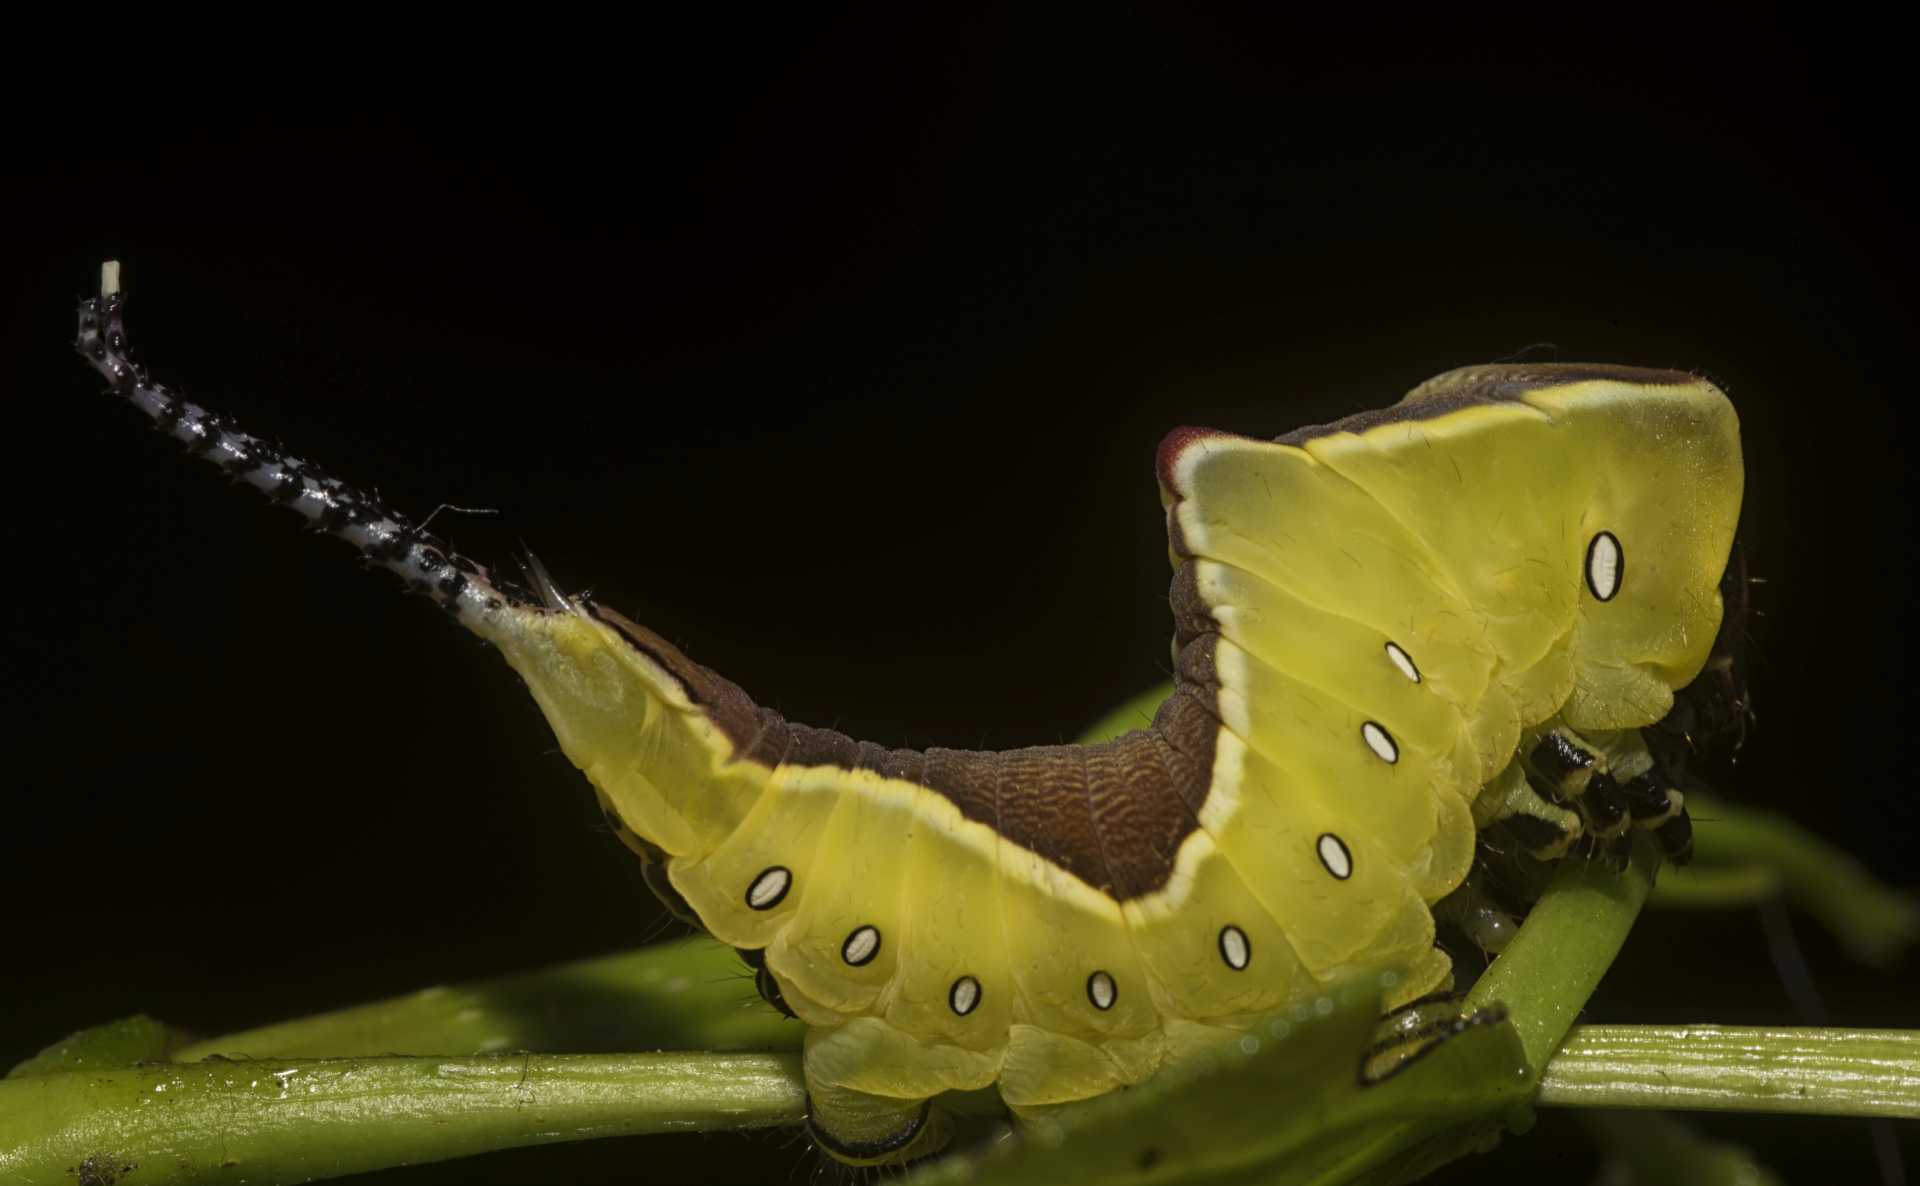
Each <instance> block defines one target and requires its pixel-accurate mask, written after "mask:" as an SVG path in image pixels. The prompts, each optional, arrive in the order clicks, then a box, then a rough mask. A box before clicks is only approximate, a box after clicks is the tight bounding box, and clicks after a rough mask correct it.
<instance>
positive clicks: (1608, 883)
mask: <svg viewBox="0 0 1920 1186" xmlns="http://www.w3.org/2000/svg"><path fill="white" fill-rule="evenodd" d="M1658 860H1659V857H1658V855H1657V853H1656V851H1655V850H1654V847H1653V845H1652V844H1651V843H1650V842H1649V841H1648V840H1647V838H1646V837H1645V836H1644V835H1643V836H1642V837H1641V838H1640V839H1639V840H1638V841H1637V842H1636V843H1635V845H1634V849H1633V857H1632V860H1631V861H1630V862H1629V863H1628V866H1627V868H1626V869H1625V870H1618V871H1617V870H1615V869H1614V868H1613V867H1611V866H1609V865H1608V864H1606V863H1605V862H1601V861H1582V860H1577V859H1571V860H1565V861H1562V862H1560V867H1559V868H1558V869H1557V870H1555V871H1554V875H1553V882H1552V884H1551V885H1550V886H1549V887H1548V889H1547V892H1546V894H1545V895H1544V896H1543V897H1542V898H1541V899H1540V902H1539V904H1538V905H1536V906H1535V907H1534V908H1533V910H1532V911H1531V912H1530V913H1529V914H1528V915H1527V921H1526V922H1525V923H1524V924H1523V925H1522V926H1521V928H1520V930H1519V932H1518V933H1517V934H1515V935H1514V937H1513V942H1512V943H1510V944H1509V945H1508V946H1507V949H1506V950H1505V951H1504V952H1502V953H1501V954H1500V958H1499V959H1496V960H1494V961H1493V965H1492V966H1491V967H1489V968H1488V969H1487V970H1486V972H1485V974H1483V975H1482V976H1481V977H1480V979H1479V981H1478V982H1476V983H1475V984H1474V986H1473V989H1472V991H1470V992H1469V993H1468V994H1467V1000H1468V1002H1469V1003H1470V1004H1473V1005H1476V1006H1487V1005H1492V1004H1495V1003H1498V1004H1503V1005H1505V1006H1506V1007H1507V1013H1508V1016H1509V1017H1511V1018H1512V1020H1513V1027H1514V1029H1515V1030H1516V1031H1518V1033H1519V1035H1520V1044H1521V1046H1522V1047H1523V1048H1524V1049H1525V1050H1526V1054H1527V1065H1528V1066H1529V1067H1531V1068H1533V1070H1534V1071H1535V1073H1536V1074H1537V1073H1539V1072H1540V1071H1541V1069H1542V1068H1544V1067H1545V1066H1546V1065H1547V1060H1548V1059H1549V1058H1551V1057H1553V1052H1554V1050H1555V1049H1556V1048H1558V1047H1559V1045H1560V1042H1561V1040H1562V1039H1563V1038H1565V1037H1566V1034H1567V1031H1568V1030H1569V1029H1570V1028H1571V1027H1572V1026H1573V1021H1574V1018H1576V1017H1577V1016H1579V1014H1580V1010H1581V1009H1583V1008H1585V1007H1586V1003H1587V998H1588V997H1590V996H1592V995H1593V990H1594V987H1595V986H1596V985H1598V984H1599V983H1600V978H1601V977H1602V976H1603V975H1605V974H1606V971H1607V968H1608V967H1609V966H1610V965H1611V964H1612V963H1613V958H1614V956H1616V955H1618V954H1619V952H1620V945H1621V944H1622V943H1624V942H1626V938H1627V932H1628V931H1630V930H1632V929H1633V920H1634V919H1635V918H1637V917H1639V914H1640V908H1641V906H1642V905H1643V904H1645V902H1646V900H1647V891H1648V889H1649V887H1650V886H1651V885H1652V884H1653V869H1654V866H1655V864H1656V863H1657V862H1658Z"/></svg>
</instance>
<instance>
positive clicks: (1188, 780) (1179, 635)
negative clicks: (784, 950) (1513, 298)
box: [593, 363, 1694, 902]
mask: <svg viewBox="0 0 1920 1186" xmlns="http://www.w3.org/2000/svg"><path fill="white" fill-rule="evenodd" d="M1591 379H1615V380H1620V381H1624V382H1628V383H1638V384H1649V385H1666V384H1684V383H1691V382H1693V381H1694V377H1693V376H1692V375H1689V374H1687V373H1685V372H1683V371H1660V370H1647V369H1643V368H1638V367H1623V366H1609V365H1594V364H1585V363H1523V364H1514V365H1495V366H1484V367H1472V368H1467V369H1463V370H1457V371H1449V372H1447V373H1446V374H1444V375H1440V376H1438V377H1436V378H1434V379H1431V380H1429V381H1428V382H1426V383H1425V384H1422V385H1421V386H1420V387H1418V388H1416V389H1415V390H1414V391H1413V392H1412V393H1411V394H1410V395H1409V396H1408V397H1407V398H1406V399H1405V400H1403V401H1401V402H1400V403H1398V404H1395V405H1394V406H1392V407H1390V408H1383V409H1378V410H1373V411H1366V412H1359V413H1356V414H1354V415H1352V416H1348V417H1346V418H1344V419H1341V420H1337V421H1335V422H1333V423H1332V424H1326V425H1315V426H1311V427H1307V428H1301V429H1297V430H1295V431H1293V432H1290V433H1288V434H1287V435H1286V436H1283V437H1281V438H1279V441H1280V443H1282V444H1293V445H1297V444H1300V443H1301V442H1303V441H1307V440H1311V439H1313V438H1315V437H1321V436H1327V435H1330V434H1332V433H1337V432H1361V431H1364V430H1366V429H1369V428H1373V427H1376V426H1378V425H1381V424H1391V423H1395V422H1402V421H1414V420H1430V419H1433V418H1435V417H1439V416H1444V415H1447V414H1449V413H1451V412H1456V411H1459V410H1461V409H1462V408H1467V407H1472V406H1475V405H1482V404H1494V403H1506V402H1513V401H1516V400H1518V399H1520V398H1521V396H1523V395H1524V394H1525V393H1526V392H1528V391H1532V390H1536V389H1538V388H1542V387H1559V386H1564V385H1566V384H1569V383H1578V382H1582V381H1586V380H1591ZM1233 436H1234V434H1231V433H1223V432H1218V431H1216V430H1213V429H1204V428H1177V429H1175V430H1174V431H1173V432H1171V433H1169V434H1168V435H1167V437H1166V439H1165V440H1164V441H1162V442H1161V445H1160V448H1159V451H1158V455H1157V458H1156V461H1157V469H1158V472H1159V478H1160V485H1161V488H1162V489H1163V490H1166V491H1172V490H1174V488H1175V485H1174V473H1175V469H1176V466H1177V464H1178V461H1179V458H1180V456H1181V454H1182V453H1183V452H1184V451H1185V450H1187V449H1188V448H1190V447H1194V446H1196V445H1204V444H1205V442H1206V441H1208V440H1217V439H1221V438H1232V437H1233ZM1238 439H1246V438H1238ZM1168 530H1169V533H1170V536H1171V539H1170V543H1171V545H1172V548H1173V552H1174V554H1175V555H1176V556H1180V557H1187V556H1188V555H1189V552H1188V551H1187V548H1186V545H1185V541H1184V540H1183V539H1182V538H1181V536H1180V529H1179V524H1178V522H1177V520H1176V519H1175V517H1173V516H1171V515H1170V516H1169V517H1168ZM1169 600H1170V601H1171V603H1172V606H1173V614H1174V643H1175V647H1176V649H1177V662H1176V670H1175V679H1174V692H1173V695H1172V696H1171V697H1170V698H1169V699H1168V700H1167V701H1166V703H1164V704H1162V705H1161V707H1160V710H1159V711H1158V712H1157V713H1156V714H1155V715H1154V718H1153V721H1152V723H1151V724H1150V725H1149V726H1148V727H1147V728H1146V729H1142V730H1137V731H1135V732H1132V733H1128V734H1126V735H1125V736H1123V737H1118V738H1115V739H1114V740H1112V741H1108V742H1104V743H1102V744H1099V745H1042V746H1032V747H1029V748H1026V749H1015V750H1004V751H986V750H953V749H939V748H934V749H927V750H908V749H887V748H885V747H883V746H879V745H875V744H873V743H872V742H867V741H855V740H854V739H853V738H851V737H848V736H847V735H846V734H844V733H837V732H835V731H833V730H831V729H816V728H813V727H811V726H808V725H798V724H794V723H792V722H790V721H787V720H786V719H785V718H783V717H782V716H780V714H779V713H776V712H774V711H773V710H771V709H766V708H761V707H759V706H758V705H756V704H755V703H754V702H753V701H752V700H751V699H749V698H748V697H747V694H746V693H745V692H743V691H741V690H740V688H739V687H738V686H736V685H735V684H734V683H732V682H731V681H729V680H727V679H725V678H724V677H722V676H720V675H719V674H717V673H715V672H713V671H710V670H709V669H707V668H705V667H702V666H700V665H699V664H698V663H695V662H694V661H693V660H691V659H689V658H687V657H686V656H685V655H683V654H681V653H680V651H679V650H678V649H677V648H676V647H674V646H673V645H672V644H671V643H669V642H667V641H666V640H665V639H663V638H661V637H660V636H659V635H657V634H655V633H653V632H652V631H651V630H648V629H646V628H645V627H643V626H639V625H636V624H634V623H633V622H630V621H628V620H627V619H626V618H623V617H621V616H620V615H619V614H617V613H614V612H613V611H612V610H608V609H605V608H601V607H598V606H596V607H593V612H594V614H595V615H597V616H598V617H599V618H600V619H601V620H602V621H605V622H606V623H608V624H609V625H611V626H613V627H614V628H616V629H617V630H618V631H619V632H620V633H621V634H622V635H624V636H625V637H626V639H627V641H628V642H630V643H631V644H632V645H633V646H634V647H635V648H636V649H638V650H639V651H641V652H642V653H643V654H645V655H647V656H648V657H649V658H651V659H652V660H653V661H654V662H656V663H658V664H659V665H660V666H661V667H663V668H665V669H666V670H667V672H669V673H670V674H671V675H672V676H673V677H674V678H675V679H676V680H678V681H679V682H680V684H681V686H682V687H683V688H684V689H685V690H686V693H687V696H688V697H689V698H690V699H691V700H692V701H693V702H694V703H695V704H697V705H699V706H700V708H701V709H702V710H704V711H705V712H706V714H707V716H708V718H709V719H710V720H711V721H712V722H713V723H714V725H715V727H716V728H718V729H719V730H720V732H721V733H722V734H723V735H724V736H725V737H726V738H727V740H728V741H729V742H730V743H731V744H732V746H733V751H734V756H735V758H736V760H742V761H749V762H756V763H759V764H760V765H762V766H765V767H767V768H768V769H773V768H775V767H778V766H780V765H782V764H786V765H790V766H815V767H818V766H833V767H839V768H840V769H843V770H869V771H872V772H874V773H876V774H879V775H881V776H883V777H886V778H892V779H899V780H901V781H904V782H910V783H915V784H918V785H920V786H923V787H926V788H927V789H928V790H930V791H932V792H933V793H935V794H937V795H940V796H942V797H943V798H945V799H947V800H948V801H949V802H951V803H952V804H953V805H954V806H955V807H957V808H959V809H960V813H961V814H962V815H963V816H965V817H966V818H967V819H970V820H974V821H976V822H978V823H982V824H985V825H987V826H988V827H990V828H992V829H993V830H994V831H995V832H996V833H998V834H999V835H1000V836H1001V837H1002V838H1004V839H1005V840H1007V841H1008V842H1010V843H1012V844H1017V845H1019V846H1020V847H1021V848H1024V849H1026V850H1028V851H1029V852H1033V853H1036V854H1038V855H1039V856H1041V857H1044V858H1045V859H1046V860H1048V861H1051V862H1053V863H1054V864H1056V865H1058V866H1059V867H1060V868H1062V869H1065V870H1066V871H1067V872H1069V873H1071V874H1073V875H1074V876H1075V877H1077V878H1079V879H1080V880H1081V881H1084V882H1086V883H1087V884H1088V885H1090V886H1092V887H1094V888H1095V889H1098V890H1099V891H1101V892H1102V893H1105V894H1108V895H1109V896H1111V897H1113V898H1114V899H1115V900H1116V901H1121V902H1125V901H1127V900H1129V899H1132V898H1138V897H1141V896H1143V895H1146V894H1150V893H1152V892H1154V891H1155V890H1158V889H1160V888H1161V887H1162V886H1164V885H1165V884H1166V883H1167V879H1168V877H1170V876H1171V875H1172V873H1173V864H1174V856H1175V854H1176V853H1177V852H1178V851H1179V849H1180V844H1181V842H1182V841H1184V840H1185V839H1186V838H1187V837H1188V836H1189V835H1191V834H1192V833H1193V831H1194V829H1196V828H1198V827H1199V826H1200V825H1199V814H1200V808H1201V806H1202V804H1203V803H1204V802H1205V799H1206V796H1207V788H1208V785H1209V784H1210V782H1211V780H1212V775H1213V753H1214V742H1215V739H1216V737H1217V736H1218V734H1219V729H1220V720H1219V717H1218V716H1217V715H1216V712H1217V710H1216V707H1215V706H1216V705H1217V704H1218V702H1219V698H1218V692H1219V681H1218V677H1217V675H1216V673H1215V669H1214V642H1215V639H1216V638H1217V637H1218V627H1217V625H1216V624H1215V622H1214V620H1213V616H1212V613H1211V611H1210V610H1209V609H1208V607H1207V605H1206V603H1205V602H1204V601H1203V600H1202V599H1201V597H1200V593H1199V590H1198V589H1197V587H1196V586H1195V583H1194V577H1193V570H1192V566H1191V565H1186V564H1182V565H1180V566H1179V568H1178V570H1177V571H1176V573H1175V574H1174V578H1173V586H1172V589H1171V591H1170V594H1169Z"/></svg>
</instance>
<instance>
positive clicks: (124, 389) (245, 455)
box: [74, 260, 540, 628]
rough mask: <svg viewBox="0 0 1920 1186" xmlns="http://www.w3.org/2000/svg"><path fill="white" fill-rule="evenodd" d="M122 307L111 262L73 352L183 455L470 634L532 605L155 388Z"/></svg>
mask: <svg viewBox="0 0 1920 1186" xmlns="http://www.w3.org/2000/svg"><path fill="white" fill-rule="evenodd" d="M125 306H126V297H125V295H124V294H123V293H122V292H121V290H120V264H119V261H117V260H109V261H108V262H106V263H104V264H102V265H100V295H98V296H96V297H92V298H90V299H88V300H85V301H82V302H81V304H80V333H79V337H78V339H77V340H76V341H75V343H74V346H75V348H76V349H77V350H79V352H80V354H81V356H82V357H84V358H86V359H87V361H88V362H90V363H92V364H93V368H94V369H95V370H97V371H99V372H100V373H101V375H103V376H105V378H106V380H107V382H108V383H110V384H111V385H112V386H113V390H115V391H116V392H118V393H119V394H120V395H122V396H123V397H125V398H126V399H127V400H128V401H129V402H130V403H132V404H133V405H134V406H135V407H137V408H139V409H140V410H141V411H143V412H145V413H146V414H147V415H148V417H150V418H151V419H152V420H153V422H154V426H155V427H157V428H158V429H160V431H162V432H165V433H167V434H168V435H170V436H172V437H173V438H174V439H175V440H177V441H179V442H180V443H181V444H182V445H185V446H186V447H187V450H188V451H189V452H191V453H193V454H195V455H197V456H199V457H203V458H205V459H206V460H207V461H209V462H211V463H213V464H214V465H217V466H219V467H220V468H221V469H223V470H225V471H226V472H227V473H228V474H230V475H232V476H233V477H234V478H235V479H236V480H238V481H241V482H245V483H246V484H247V485H249V486H252V487H253V488H254V489H256V490H258V491H260V492H261V493H262V494H264V495H266V496H267V497H268V498H270V499H272V500H273V501H274V502H276V503H279V504H280V505H282V506H286V507H291V508H292V509H293V510H295V511H297V512H299V513H300V514H301V515H304V516H305V517H306V518H307V519H308V521H310V522H311V523H312V524H313V525H314V527H315V528H316V529H317V530H321V531H325V532H328V533H329V534H332V535H336V536H338V537H340V538H341V539H343V540H346V541H347V542H348V543H350V544H352V545H353V546H354V547H356V548H358V549H359V550H360V552H361V554H362V555H364V556H365V557H366V558H367V559H368V561H370V562H371V563H373V564H376V565H379V566H380V567H382V568H385V569H387V570H388V571H390V572H392V573H394V574H395V575H397V576H398V577H399V578H400V579H401V580H402V581H404V582H405V583H406V585H407V587H408V588H409V589H411V590H412V591H414V592H417V593H420V594H422V595H424V596H426V597H428V598H431V599H432V600H433V601H434V602H435V603H436V604H438V605H440V606H441V607H442V608H444V609H446V610H447V611H449V612H450V613H452V614H453V615H454V616H455V617H456V618H458V619H459V620H460V621H461V623H462V624H463V625H466V626H468V627H469V628H473V627H474V626H475V625H476V616H477V615H487V614H491V613H493V612H494V611H497V610H499V609H500V608H501V607H502V606H503V605H505V604H507V603H509V602H511V603H514V604H520V605H538V604H540V603H539V601H537V600H536V599H534V598H533V597H531V596H530V595H528V594H527V593H526V592H524V591H523V590H521V589H519V588H517V587H515V586H513V585H511V584H509V583H507V582H504V581H498V580H495V579H494V578H492V577H490V576H489V574H488V573H487V570H486V569H485V568H484V567H482V566H481V565H479V564H476V563H474V562H473V561H471V560H469V559H467V558H466V557H465V556H462V555H460V554H459V553H458V552H455V551H454V550H453V549H451V548H449V547H448V546H447V544H446V542H445V541H444V540H442V539H440V538H439V537H438V536H435V535H433V534H432V533H431V532H428V531H426V530H424V529H422V528H420V527H416V526H415V525H414V524H412V523H411V522H409V521H408V520H407V519H406V518H404V517H402V516H400V515H397V514H395V513H394V512H393V511H391V510H389V509H388V508H387V507H386V506H385V505H383V504H382V503H381V502H380V500H379V499H378V498H376V497H374V496H373V495H371V494H368V493H367V492H365V491H363V490H358V489H356V488H354V487H352V486H349V485H347V484H346V483H345V482H342V481H341V480H340V479H338V478H335V477H332V476H330V475H328V474H327V473H326V471H325V470H323V469H321V468H320V467H319V466H317V465H314V464H313V463H311V462H308V461H302V460H301V459H299V458H297V457H292V456H289V455H287V454H286V453H285V452H283V451H282V450H280V449H279V448H277V447H275V446H274V445H272V444H269V443H268V442H266V441H263V440H261V439H260V438H259V437H256V436H253V435H251V434H248V433H245V432H241V431H239V430H238V429H236V428H233V427H231V426H230V425H228V424H227V422H226V421H225V420H224V419H223V418H222V417H221V416H220V415H219V414H217V413H214V412H209V411H208V410H207V409H205V408H203V407H201V406H200V405H198V404H195V403H192V402H190V401H188V400H186V399H183V398H181V397H180V396H177V395H174V394H173V393H171V392H169V391H168V390H167V389H166V388H165V387H163V386H161V385H160V384H158V383H155V382H153V381H152V380H151V379H150V378H149V377H148V376H147V372H146V368H144V367H142V366H140V365H139V364H138V363H136V362H134V360H133V356H132V355H131V353H130V352H129V351H128V349H127V335H126V327H125V324H124V309H125Z"/></svg>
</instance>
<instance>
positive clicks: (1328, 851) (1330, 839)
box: [1315, 832, 1353, 881]
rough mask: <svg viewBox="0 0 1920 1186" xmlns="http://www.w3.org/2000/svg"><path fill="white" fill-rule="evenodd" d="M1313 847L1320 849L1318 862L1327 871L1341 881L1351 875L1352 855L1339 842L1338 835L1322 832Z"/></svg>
mask: <svg viewBox="0 0 1920 1186" xmlns="http://www.w3.org/2000/svg"><path fill="white" fill-rule="evenodd" d="M1315 847H1317V848H1318V849H1319V850H1320V863H1321V864H1322V865H1325V866H1326V867H1327V872H1329V873H1331V874H1333V875H1334V876H1335V877H1337V878H1339V879H1340V880H1341V881H1345V880H1346V879H1347V878H1349V877H1352V876H1353V855H1352V854H1351V853H1349V852H1348V851H1347V846H1346V845H1345V844H1343V843H1341V840H1340V837H1338V836H1335V835H1334V834H1333V833H1332V832H1322V833H1320V839H1319V841H1318V842H1317V843H1316V845H1315Z"/></svg>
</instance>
